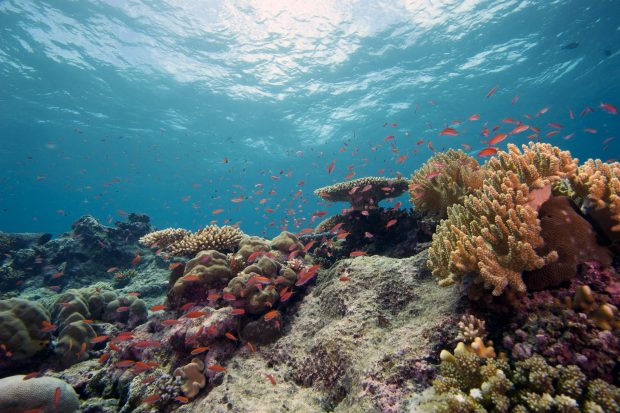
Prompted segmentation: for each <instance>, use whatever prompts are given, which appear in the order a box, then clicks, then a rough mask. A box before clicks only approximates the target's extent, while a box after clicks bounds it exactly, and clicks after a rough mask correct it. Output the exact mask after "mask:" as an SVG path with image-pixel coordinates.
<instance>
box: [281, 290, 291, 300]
mask: <svg viewBox="0 0 620 413" xmlns="http://www.w3.org/2000/svg"><path fill="white" fill-rule="evenodd" d="M292 296H293V292H292V291H289V292H287V293H284V294H282V297H280V301H282V302H286V301H288V300H289V299H290V298H291V297H292Z"/></svg>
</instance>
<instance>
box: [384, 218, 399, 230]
mask: <svg viewBox="0 0 620 413" xmlns="http://www.w3.org/2000/svg"><path fill="white" fill-rule="evenodd" d="M397 222H398V220H397V219H396V218H394V219H390V220H389V221H388V222H387V224H385V228H389V227H391V226H393V225H395V224H396V223H397Z"/></svg>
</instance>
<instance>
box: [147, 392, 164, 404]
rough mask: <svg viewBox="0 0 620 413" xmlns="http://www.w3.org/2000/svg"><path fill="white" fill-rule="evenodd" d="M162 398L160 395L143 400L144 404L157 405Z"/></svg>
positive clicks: (153, 395) (152, 395)
mask: <svg viewBox="0 0 620 413" xmlns="http://www.w3.org/2000/svg"><path fill="white" fill-rule="evenodd" d="M160 397H161V396H160V395H159V394H151V395H150V396H149V397H147V398H146V399H144V400H142V403H155V402H156V401H157V400H159V398H160Z"/></svg>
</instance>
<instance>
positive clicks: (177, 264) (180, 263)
mask: <svg viewBox="0 0 620 413" xmlns="http://www.w3.org/2000/svg"><path fill="white" fill-rule="evenodd" d="M181 265H183V263H182V262H173V263H172V264H170V265H169V266H168V269H169V270H171V271H172V270H174V269H175V268H177V267H180V266H181Z"/></svg>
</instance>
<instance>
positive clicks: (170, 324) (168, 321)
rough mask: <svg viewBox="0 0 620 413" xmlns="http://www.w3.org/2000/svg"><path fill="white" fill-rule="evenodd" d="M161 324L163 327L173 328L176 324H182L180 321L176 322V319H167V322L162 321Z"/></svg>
mask: <svg viewBox="0 0 620 413" xmlns="http://www.w3.org/2000/svg"><path fill="white" fill-rule="evenodd" d="M161 323H162V324H163V325H165V326H173V325H175V324H179V323H180V321H179V320H174V319H171V318H169V319H166V320H162V322H161Z"/></svg>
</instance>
